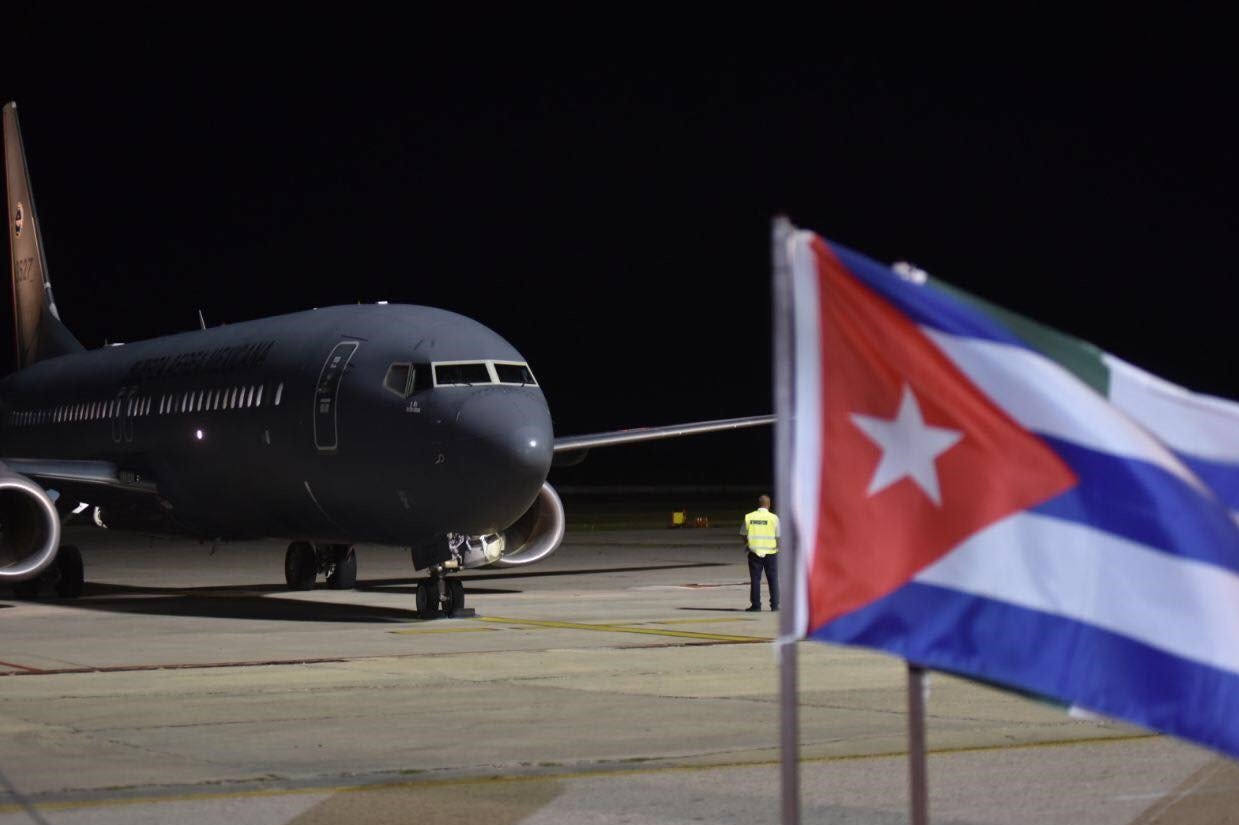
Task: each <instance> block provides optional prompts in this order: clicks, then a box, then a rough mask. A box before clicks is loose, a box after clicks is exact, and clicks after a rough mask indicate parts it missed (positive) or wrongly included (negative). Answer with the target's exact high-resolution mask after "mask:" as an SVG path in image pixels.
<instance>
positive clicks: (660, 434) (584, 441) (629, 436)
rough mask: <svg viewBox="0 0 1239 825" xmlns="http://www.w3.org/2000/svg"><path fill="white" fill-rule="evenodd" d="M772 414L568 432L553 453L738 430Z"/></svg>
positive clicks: (762, 422)
mask: <svg viewBox="0 0 1239 825" xmlns="http://www.w3.org/2000/svg"><path fill="white" fill-rule="evenodd" d="M773 423H774V416H773V415H750V416H747V417H745V418H720V419H716V420H714V421H693V422H690V423H688V424H672V425H670V426H667V427H638V428H636V429H632V430H613V431H611V432H608V433H590V434H589V435H569V436H564V437H562V438H557V439H555V453H556V454H557V455H558V454H560V453H572V452H575V451H578V450H580V451H585V450H589V449H592V448H594V447H612V446H615V445H617V444H633V443H636V442H638V441H657V440H658V439H661V438H679V437H680V436H684V435H697V434H698V433H715V432H721V431H723V430H739V429H743V428H745V427H760V426H763V425H766V424H773Z"/></svg>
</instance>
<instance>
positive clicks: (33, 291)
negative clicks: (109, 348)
mask: <svg viewBox="0 0 1239 825" xmlns="http://www.w3.org/2000/svg"><path fill="white" fill-rule="evenodd" d="M4 182H5V193H6V194H7V196H8V217H9V252H10V255H11V256H12V276H13V331H14V334H15V336H16V339H17V369H21V368H23V367H28V366H30V365H31V364H33V363H35V362H36V361H42V360H44V359H46V358H54V357H55V356H57V355H65V354H66V353H70V352H80V351H81V350H82V349H83V347H82V345H81V344H80V343H79V342H78V340H77V339H76V338H74V337H73V333H71V332H69V329H68V327H66V326H65V325H64V324H63V323H61V321H60V314H59V313H58V312H57V311H56V302H55V300H53V298H52V284H51V281H50V280H48V277H47V257H46V256H45V255H44V253H43V235H42V233H41V232H40V230H39V219H38V216H37V214H36V213H35V211H34V197H33V195H31V192H30V173H29V172H28V171H27V169H26V152H25V150H24V149H23V148H22V136H21V130H20V128H19V127H18V124H17V104H16V103H6V104H5V105H4Z"/></svg>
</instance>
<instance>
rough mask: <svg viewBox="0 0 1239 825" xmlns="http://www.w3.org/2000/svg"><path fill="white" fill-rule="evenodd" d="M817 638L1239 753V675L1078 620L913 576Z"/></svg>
mask: <svg viewBox="0 0 1239 825" xmlns="http://www.w3.org/2000/svg"><path fill="white" fill-rule="evenodd" d="M1120 574H1121V571H1116V575H1120ZM809 637H810V638H813V639H817V640H819V641H827V642H838V643H842V644H854V645H864V646H868V647H876V648H880V649H882V650H885V651H888V652H890V653H893V654H896V655H898V656H902V657H903V658H905V659H907V660H908V661H910V662H914V663H916V664H920V665H924V666H926V667H930V668H934V669H937V670H943V671H951V672H955V673H959V674H961V675H964V676H972V677H975V678H978V679H983V680H986V681H989V682H994V683H997V684H1000V685H1010V686H1012V687H1013V688H1015V689H1017V690H1026V691H1031V692H1033V693H1036V694H1040V695H1042V696H1047V697H1051V698H1054V699H1058V700H1060V701H1063V702H1066V703H1069V704H1076V705H1079V706H1081V707H1083V708H1086V709H1088V710H1092V711H1096V712H1098V713H1102V714H1105V715H1107V716H1113V717H1116V718H1119V719H1126V720H1127V721H1129V722H1134V723H1135V724H1137V725H1141V726H1143V727H1147V728H1151V729H1153V730H1159V731H1163V732H1165V733H1170V734H1174V735H1176V736H1182V737H1185V738H1188V739H1191V740H1193V741H1196V742H1199V743H1201V744H1204V745H1208V746H1210V747H1213V748H1216V749H1218V750H1221V751H1223V752H1225V753H1228V754H1230V755H1231V756H1235V757H1239V715H1236V714H1235V713H1234V712H1233V709H1234V708H1235V707H1239V674H1234V673H1230V672H1228V671H1225V670H1220V669H1218V668H1214V667H1210V666H1208V665H1202V664H1199V663H1196V662H1193V661H1189V660H1186V659H1181V658H1179V657H1177V656H1174V655H1172V654H1170V653H1166V652H1164V651H1161V650H1157V649H1155V648H1152V647H1149V646H1148V645H1145V644H1142V643H1140V642H1137V641H1134V640H1133V639H1130V638H1128V637H1126V636H1121V635H1119V634H1117V633H1111V632H1109V631H1106V630H1101V629H1100V628H1097V627H1094V626H1093V625H1088V624H1084V623H1082V622H1078V621H1074V620H1072V619H1066V618H1063V617H1060V616H1053V615H1050V614H1048V613H1042V612H1040V611H1036V610H1029V609H1027V608H1023V607H1016V606H1015V605H1011V604H1007V603H1005V602H999V601H994V600H992V599H986V598H982V597H979V596H973V595H970V594H966V593H960V592H958V591H954V590H949V589H946V588H942V587H936V586H933V585H926V584H920V583H915V582H914V583H911V584H908V585H905V586H904V587H901V588H900V589H899V590H897V591H895V592H894V593H892V594H891V595H889V596H887V597H885V598H883V599H879V600H877V601H875V602H871V603H870V604H868V605H867V606H865V607H863V608H861V609H859V610H857V611H854V612H852V613H849V614H847V615H846V616H842V617H840V618H838V619H836V620H835V621H833V622H830V623H829V624H827V625H824V626H823V627H820V628H818V629H817V630H815V631H813V632H811V633H810V634H809Z"/></svg>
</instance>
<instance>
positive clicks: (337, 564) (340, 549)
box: [327, 544, 357, 590]
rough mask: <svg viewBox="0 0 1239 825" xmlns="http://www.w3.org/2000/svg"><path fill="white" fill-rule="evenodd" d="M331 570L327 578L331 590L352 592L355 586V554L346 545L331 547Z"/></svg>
mask: <svg viewBox="0 0 1239 825" xmlns="http://www.w3.org/2000/svg"><path fill="white" fill-rule="evenodd" d="M331 560H332V563H333V569H332V571H331V575H329V576H328V577H327V586H328V587H330V588H331V589H332V590H352V589H353V588H354V587H356V586H357V554H356V553H355V552H353V548H352V547H349V546H348V545H347V544H333V545H331Z"/></svg>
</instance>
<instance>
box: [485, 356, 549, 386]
mask: <svg viewBox="0 0 1239 825" xmlns="http://www.w3.org/2000/svg"><path fill="white" fill-rule="evenodd" d="M495 375H496V376H498V378H499V383H500V384H525V385H528V386H531V387H536V386H537V385H538V382H537V381H535V380H533V373H532V372H530V371H529V365H528V364H504V363H501V362H499V361H496V362H495Z"/></svg>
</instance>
